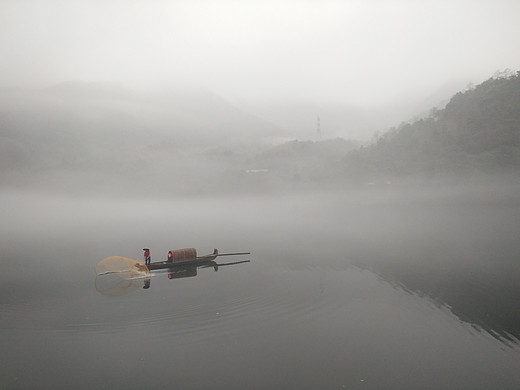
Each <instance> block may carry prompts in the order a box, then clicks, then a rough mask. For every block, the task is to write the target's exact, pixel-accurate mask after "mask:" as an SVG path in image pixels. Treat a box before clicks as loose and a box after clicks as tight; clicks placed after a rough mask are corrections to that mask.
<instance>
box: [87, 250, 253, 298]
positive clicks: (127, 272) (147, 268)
mask: <svg viewBox="0 0 520 390" xmlns="http://www.w3.org/2000/svg"><path fill="white" fill-rule="evenodd" d="M248 254H250V252H236V253H219V252H218V250H217V249H215V250H214V251H213V253H210V254H207V255H203V256H197V251H196V250H195V248H184V249H176V250H171V251H169V252H168V257H167V260H165V261H158V262H153V263H150V264H148V265H146V264H145V263H143V262H142V261H138V260H134V259H129V258H126V257H121V256H110V257H107V258H105V259H103V260H101V261H100V262H99V263H98V264H97V265H96V273H97V277H96V283H95V285H96V290H97V291H98V292H100V293H101V294H103V295H111V296H119V295H123V294H126V293H128V292H130V291H132V290H135V289H137V288H141V287H142V288H144V289H149V288H150V286H151V276H152V274H153V273H159V272H165V273H168V279H180V278H188V277H194V276H197V269H199V268H213V269H214V270H215V271H218V269H219V267H222V266H228V265H234V264H242V263H248V262H250V261H251V260H240V261H234V262H228V263H217V262H216V261H215V259H216V258H217V257H220V256H236V255H248Z"/></svg>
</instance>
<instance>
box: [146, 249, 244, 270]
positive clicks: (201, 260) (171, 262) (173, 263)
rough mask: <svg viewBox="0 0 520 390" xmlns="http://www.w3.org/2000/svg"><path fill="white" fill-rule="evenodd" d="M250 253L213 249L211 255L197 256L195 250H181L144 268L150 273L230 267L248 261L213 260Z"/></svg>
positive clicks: (169, 253) (173, 251) (170, 253)
mask: <svg viewBox="0 0 520 390" xmlns="http://www.w3.org/2000/svg"><path fill="white" fill-rule="evenodd" d="M249 254H251V253H250V252H235V253H219V252H218V249H215V250H214V251H213V253H209V254H207V255H203V256H197V251H196V249H195V248H183V249H175V250H171V251H169V252H168V258H167V260H165V261H156V262H152V263H150V264H148V265H146V267H148V269H149V270H150V271H155V270H162V269H166V270H167V269H175V268H179V267H181V268H182V267H202V266H209V267H210V266H219V265H231V264H238V263H246V262H249V260H243V261H238V262H234V263H226V264H217V263H216V262H215V261H214V260H215V259H216V258H217V257H220V256H237V255H249Z"/></svg>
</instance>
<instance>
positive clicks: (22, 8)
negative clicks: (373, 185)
mask: <svg viewBox="0 0 520 390" xmlns="http://www.w3.org/2000/svg"><path fill="white" fill-rule="evenodd" d="M505 68H511V69H515V70H519V69H520V1H519V0H460V1H458V0H431V1H430V0H426V1H422V0H344V1H327V0H254V1H247V0H237V1H231V0H215V1H209V0H207V1H204V0H190V1H188V0H186V1H180V0H179V1H160V0H155V1H154V0H115V1H110V0H105V1H103V0H84V1H79V0H76V1H74V0H62V1H58V0H39V1H38V0H34V1H30V0H0V85H9V86H13V85H20V86H31V85H35V86H43V85H49V84H54V83H58V82H62V81H67V80H83V81H115V82H122V83H125V84H128V85H130V86H146V87H148V86H156V85H177V84H186V85H197V86H199V87H200V86H201V87H205V88H209V89H211V90H213V91H214V92H216V93H219V94H221V95H222V96H224V97H226V98H228V99H230V100H231V101H236V100H240V99H245V100H253V99H259V100H262V99H268V100H274V101H276V100H282V99H293V98H296V99H305V100H314V101H329V102H338V103H342V104H357V105H366V106H374V105H379V104H388V103H390V102H392V101H394V100H397V99H404V98H410V97H413V96H419V95H423V96H425V95H428V94H429V93H432V92H434V90H435V89H437V88H438V87H440V86H441V85H442V84H444V83H446V82H450V81H453V80H460V79H464V80H471V81H473V82H475V83H480V82H481V81H483V80H485V79H487V78H489V77H491V75H492V74H493V73H494V72H495V71H496V70H503V69H505Z"/></svg>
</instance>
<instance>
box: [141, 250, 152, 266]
mask: <svg viewBox="0 0 520 390" xmlns="http://www.w3.org/2000/svg"><path fill="white" fill-rule="evenodd" d="M143 251H144V263H145V264H146V265H149V264H150V263H151V262H152V257H151V256H150V249H148V248H143Z"/></svg>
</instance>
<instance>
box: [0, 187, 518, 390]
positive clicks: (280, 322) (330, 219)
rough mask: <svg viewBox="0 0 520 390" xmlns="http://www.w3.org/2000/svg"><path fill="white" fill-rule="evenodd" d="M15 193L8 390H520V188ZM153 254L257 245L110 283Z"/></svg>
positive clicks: (5, 227) (5, 341)
mask: <svg viewBox="0 0 520 390" xmlns="http://www.w3.org/2000/svg"><path fill="white" fill-rule="evenodd" d="M0 200H1V204H0V213H1V214H0V216H1V222H0V229H1V231H0V233H1V238H0V240H1V249H0V250H1V252H0V255H1V267H2V272H1V274H0V282H1V284H0V288H1V298H0V304H1V306H0V310H1V311H0V316H1V317H0V318H1V322H0V341H1V343H2V347H3V353H2V356H1V358H0V367H1V368H0V373H1V374H0V388H1V389H47V388H48V389H61V388H75V389H93V388H96V389H119V388H121V389H123V388H124V389H144V388H146V389H163V388H193V389H245V388H248V389H345V388H346V389H518V388H520V348H519V344H518V338H519V337H520V317H519V313H520V306H519V302H520V301H519V298H520V283H519V281H520V266H519V259H520V242H519V241H520V240H518V232H519V231H520V208H519V206H520V197H519V196H518V192H517V191H500V192H494V191H480V192H479V191H471V192H470V193H466V192H462V191H458V190H452V191H449V192H446V191H436V190H431V189H430V190H429V191H425V190H423V191H413V192H406V193H405V192H403V191H399V190H395V189H393V190H385V191H383V192H376V191H374V190H369V191H365V192H353V193H341V194H326V195H323V194H322V195H313V194H306V195H299V196H295V195H291V196H289V195H287V196H279V197H274V196H265V197H261V196H242V197H228V198H226V197H221V198H211V199H210V198H201V199H191V200H187V199H169V200H168V199H154V200H102V199H89V198H65V197H59V196H49V195H29V194H23V193H13V192H10V193H4V194H3V195H2V196H1V199H0ZM144 247H149V248H151V249H152V258H153V260H155V261H157V260H162V259H164V258H165V257H166V253H167V252H168V250H170V249H175V248H182V247H195V248H197V250H198V252H199V253H200V254H205V253H210V252H212V251H213V248H219V250H220V251H221V252H233V251H251V252H252V254H251V256H249V257H248V258H250V259H251V263H246V264H238V265H232V266H227V267H221V268H219V270H218V272H215V271H214V270H213V269H212V268H206V269H198V270H197V275H196V276H192V277H187V278H181V279H172V280H170V279H169V278H168V276H167V274H166V273H157V274H155V275H154V276H153V277H152V278H151V288H149V289H143V288H141V285H140V284H139V283H140V282H138V283H137V285H136V287H137V288H135V289H133V290H132V289H130V290H129V291H128V292H127V293H126V294H123V295H121V296H106V295H103V294H100V293H99V292H98V291H97V290H96V275H95V272H94V267H95V265H96V264H97V262H98V261H100V260H101V259H103V258H104V257H107V256H111V255H121V256H126V257H130V258H136V259H140V258H141V255H142V251H141V249H142V248H144ZM226 260H229V259H226ZM232 260H236V259H235V258H233V259H232ZM222 261H225V260H222Z"/></svg>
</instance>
